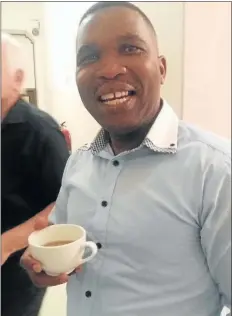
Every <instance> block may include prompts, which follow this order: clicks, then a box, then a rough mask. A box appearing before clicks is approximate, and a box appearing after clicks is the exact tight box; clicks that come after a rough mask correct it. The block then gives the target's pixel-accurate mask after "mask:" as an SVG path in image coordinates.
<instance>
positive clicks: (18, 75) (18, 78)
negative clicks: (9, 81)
mask: <svg viewBox="0 0 232 316" xmlns="http://www.w3.org/2000/svg"><path fill="white" fill-rule="evenodd" d="M23 81H24V71H23V70H21V69H18V70H16V72H15V76H14V82H15V86H16V89H17V90H18V91H21V89H22V86H23Z"/></svg>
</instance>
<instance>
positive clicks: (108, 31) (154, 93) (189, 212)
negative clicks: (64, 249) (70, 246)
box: [22, 2, 231, 316]
mask: <svg viewBox="0 0 232 316" xmlns="http://www.w3.org/2000/svg"><path fill="white" fill-rule="evenodd" d="M165 74H166V61H165V58H164V57H163V56H160V54H159V51H158V45H157V38H156V33H155V31H154V29H153V27H152V25H151V23H150V22H149V20H148V19H147V17H146V16H144V14H143V13H142V12H141V11H140V10H139V9H138V8H137V7H135V6H134V5H132V4H129V3H127V2H120V3H119V2H116V3H115V2H110V3H109V2H102V3H97V4H95V5H94V6H93V7H91V8H90V9H89V10H88V11H87V12H86V13H85V15H84V17H83V18H82V20H81V23H80V26H79V31H78V36H77V71H76V81H77V86H78V89H79V92H80V96H81V98H82V101H83V103H84V105H85V107H86V109H87V110H88V111H89V113H90V114H91V115H92V116H93V117H94V118H95V119H96V121H97V122H98V123H99V124H100V125H101V126H102V130H101V131H100V132H99V134H98V135H97V136H96V138H95V139H94V140H93V142H92V143H91V144H89V145H86V146H84V147H82V148H80V149H79V150H78V151H77V152H76V153H74V154H73V155H72V156H71V158H70V159H69V162H68V163H67V166H66V170H65V173H64V176H63V184H62V188H61V190H60V194H59V197H58V200H57V202H56V207H55V209H54V212H53V213H52V216H51V221H52V222H53V223H54V224H57V223H58V224H59V223H73V224H78V225H81V226H83V227H84V228H85V229H86V230H87V232H88V238H89V239H90V240H93V241H95V242H96V243H97V245H98V248H99V253H98V255H97V256H96V257H95V259H94V260H92V261H91V262H90V263H88V264H86V265H85V266H84V267H83V270H82V271H81V272H79V273H77V274H76V275H72V276H67V275H61V276H59V277H49V276H46V275H45V274H44V273H43V272H41V266H40V265H39V263H37V262H35V260H34V259H33V258H31V257H30V255H28V252H26V253H25V254H24V256H23V258H22V264H23V265H24V267H25V268H26V269H27V270H28V272H29V275H30V277H31V279H32V280H33V282H34V283H36V284H37V285H39V286H52V285H53V286H54V285H57V284H60V283H65V282H67V281H68V287H67V293H68V316H76V315H77V313H78V314H80V315H82V316H116V315H117V316H118V315H120V316H154V315H158V316H186V315H188V316H219V315H220V312H221V310H222V308H223V306H224V304H228V305H230V303H231V302H230V301H231V281H230V280H231V277H230V269H231V267H230V265H231V221H230V218H231V193H230V190H231V156H230V144H229V142H228V143H227V142H226V141H224V140H222V139H219V138H218V137H216V136H215V135H212V134H210V133H207V132H204V131H201V130H199V129H197V128H195V127H191V126H189V125H187V124H186V123H184V122H182V121H179V120H178V118H177V116H176V115H175V113H174V112H173V110H172V108H171V107H170V106H169V105H168V104H167V102H166V101H165V100H163V99H162V98H161V96H160V87H161V85H162V84H163V83H164V79H165ZM35 266H36V271H34V270H33V267H35Z"/></svg>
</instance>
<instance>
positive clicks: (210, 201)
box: [201, 157, 231, 308]
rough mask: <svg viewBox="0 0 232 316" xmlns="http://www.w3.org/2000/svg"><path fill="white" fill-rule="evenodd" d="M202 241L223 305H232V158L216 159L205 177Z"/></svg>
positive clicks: (229, 306)
mask: <svg viewBox="0 0 232 316" xmlns="http://www.w3.org/2000/svg"><path fill="white" fill-rule="evenodd" d="M201 219H202V229H201V243H202V247H203V251H204V253H205V255H206V259H207V263H208V267H209V271H210V273H211V276H212V278H213V280H214V282H215V283H216V284H217V286H218V289H219V291H220V294H221V296H222V299H223V304H224V305H225V306H227V307H228V308H231V160H230V158H228V159H227V157H226V159H225V160H224V159H223V160H222V159H221V160H220V161H219V160H217V159H216V158H215V160H214V162H212V164H211V165H210V167H209V169H208V172H207V175H206V177H205V185H204V196H203V210H202V218H201Z"/></svg>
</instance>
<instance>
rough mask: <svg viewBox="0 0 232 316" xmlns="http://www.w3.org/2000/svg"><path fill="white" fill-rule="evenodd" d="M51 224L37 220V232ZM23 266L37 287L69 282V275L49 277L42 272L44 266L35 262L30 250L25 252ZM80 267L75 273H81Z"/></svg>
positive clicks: (22, 259) (21, 262)
mask: <svg viewBox="0 0 232 316" xmlns="http://www.w3.org/2000/svg"><path fill="white" fill-rule="evenodd" d="M48 225H49V224H48V222H47V221H44V220H43V219H40V220H37V221H36V223H35V230H40V229H43V228H45V227H47V226H48ZM20 264H21V266H22V267H23V268H24V269H25V270H26V271H27V273H28V274H29V276H30V278H31V280H32V282H33V283H34V284H35V285H36V286H37V287H48V286H56V285H60V284H64V283H67V282H68V278H69V275H67V274H65V273H64V274H61V275H59V276H56V277H52V276H48V275H47V274H46V273H44V272H43V271H42V266H41V264H40V262H38V261H37V260H35V259H34V258H33V257H32V256H31V255H30V253H29V251H28V249H27V250H26V251H25V252H24V254H23V255H22V257H21V260H20ZM80 269H81V268H80V267H78V268H77V269H76V270H75V271H74V272H73V273H76V272H78V271H80Z"/></svg>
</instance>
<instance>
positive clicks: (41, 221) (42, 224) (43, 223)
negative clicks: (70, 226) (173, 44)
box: [34, 217, 49, 230]
mask: <svg viewBox="0 0 232 316" xmlns="http://www.w3.org/2000/svg"><path fill="white" fill-rule="evenodd" d="M47 226H49V223H48V218H45V217H37V218H36V220H35V224H34V229H35V230H41V229H43V228H46V227H47Z"/></svg>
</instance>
